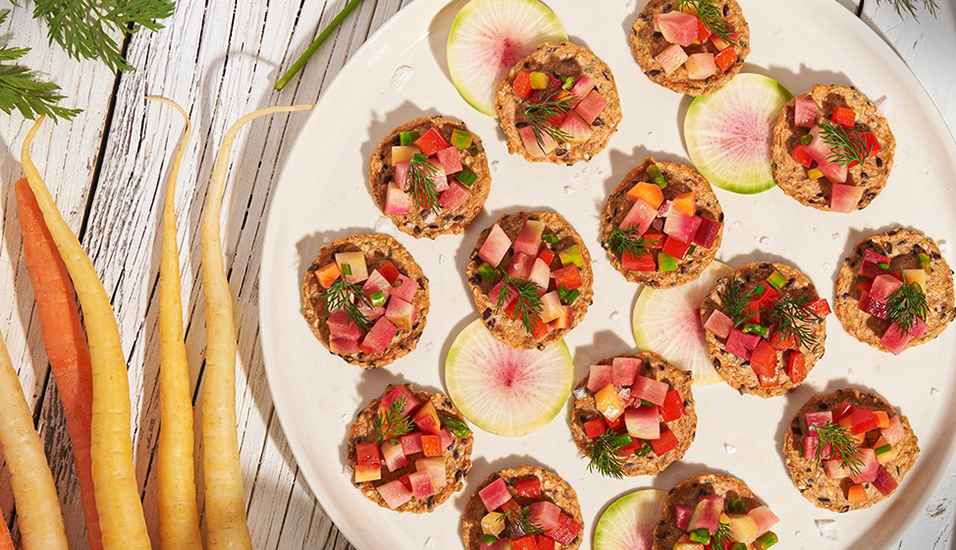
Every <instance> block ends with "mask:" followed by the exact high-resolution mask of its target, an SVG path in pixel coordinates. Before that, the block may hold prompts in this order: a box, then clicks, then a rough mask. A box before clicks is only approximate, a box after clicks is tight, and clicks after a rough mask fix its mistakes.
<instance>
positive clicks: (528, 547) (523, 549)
mask: <svg viewBox="0 0 956 550" xmlns="http://www.w3.org/2000/svg"><path fill="white" fill-rule="evenodd" d="M511 550H538V541H537V540H535V538H534V535H528V536H526V537H521V538H520V539H511Z"/></svg>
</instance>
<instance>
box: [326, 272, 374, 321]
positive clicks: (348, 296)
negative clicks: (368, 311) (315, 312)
mask: <svg viewBox="0 0 956 550" xmlns="http://www.w3.org/2000/svg"><path fill="white" fill-rule="evenodd" d="M351 273H352V271H351V269H349V266H348V264H346V265H343V266H342V276H341V277H339V278H338V279H336V280H335V282H334V283H332V284H331V285H330V286H329V288H328V289H326V291H325V293H324V294H322V296H321V298H320V299H321V300H322V301H323V302H324V303H325V309H326V310H327V311H328V312H329V314H330V315H331V314H332V313H335V312H336V311H339V310H342V311H345V314H346V315H348V317H349V320H350V321H352V322H353V323H355V326H357V327H358V328H360V329H362V331H368V328H369V327H368V318H367V317H365V314H364V313H362V310H361V309H360V308H361V307H362V306H365V307H372V302H371V300H370V299H369V296H368V293H367V292H365V290H364V289H363V288H362V287H360V286H359V285H357V284H354V283H350V282H349V281H348V280H347V277H346V276H347V275H351Z"/></svg>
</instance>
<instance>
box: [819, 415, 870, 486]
mask: <svg viewBox="0 0 956 550" xmlns="http://www.w3.org/2000/svg"><path fill="white" fill-rule="evenodd" d="M814 429H815V430H816V432H817V438H818V439H819V443H817V450H816V453H815V454H816V457H815V458H816V459H817V460H823V459H824V458H827V457H824V456H823V448H824V447H826V446H827V445H830V448H831V449H832V452H833V453H834V454H836V455H837V456H838V457H839V459H840V465H841V466H843V468H845V469H846V470H847V471H849V472H851V473H852V474H853V475H855V476H857V475H860V468H862V467H863V458H862V457H860V449H859V447H857V446H856V443H857V439H856V437H855V436H854V435H853V431H852V428H851V427H850V426H844V425H842V424H837V423H836V422H829V423H827V424H824V425H823V426H816V427H815V428H814ZM831 456H832V455H831Z"/></svg>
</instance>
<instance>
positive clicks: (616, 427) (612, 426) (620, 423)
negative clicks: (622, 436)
mask: <svg viewBox="0 0 956 550" xmlns="http://www.w3.org/2000/svg"><path fill="white" fill-rule="evenodd" d="M605 420H607V419H605ZM607 427H608V429H609V430H613V431H615V432H619V431H621V429H622V428H624V415H623V414H622V415H620V416H618V417H617V418H615V419H614V420H613V421H612V420H607Z"/></svg>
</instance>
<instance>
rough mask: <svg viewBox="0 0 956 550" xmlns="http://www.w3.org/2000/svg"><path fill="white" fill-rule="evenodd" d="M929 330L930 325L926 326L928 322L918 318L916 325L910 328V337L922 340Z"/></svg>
mask: <svg viewBox="0 0 956 550" xmlns="http://www.w3.org/2000/svg"><path fill="white" fill-rule="evenodd" d="M928 330H929V325H927V324H926V321H924V320H922V319H920V318H919V317H917V318H916V323H914V324H913V326H912V327H911V328H910V333H909V334H910V337H911V338H922V337H923V335H924V334H926V331H928Z"/></svg>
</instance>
